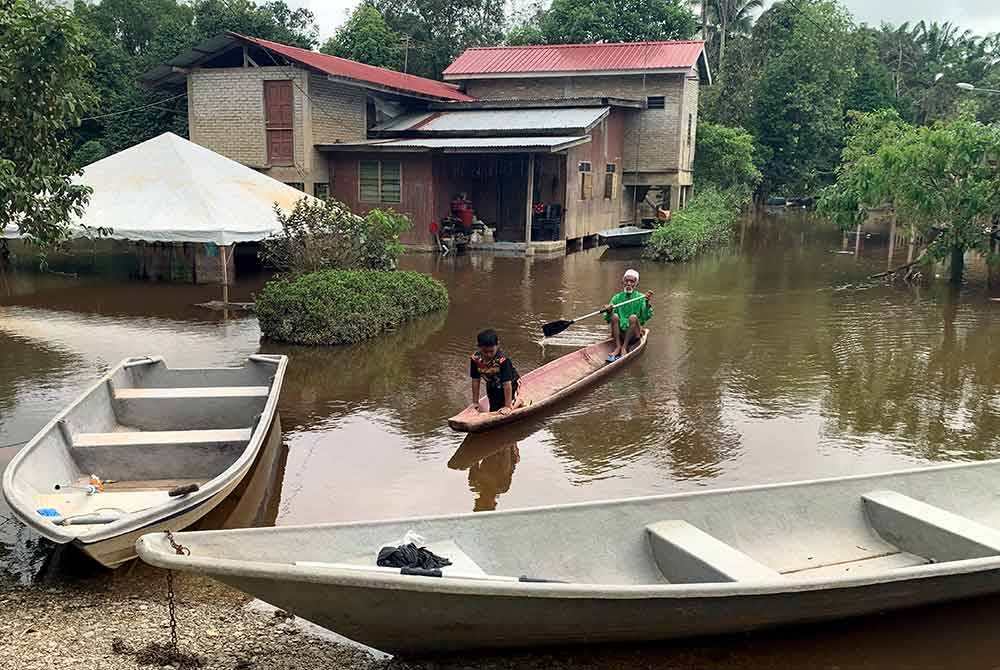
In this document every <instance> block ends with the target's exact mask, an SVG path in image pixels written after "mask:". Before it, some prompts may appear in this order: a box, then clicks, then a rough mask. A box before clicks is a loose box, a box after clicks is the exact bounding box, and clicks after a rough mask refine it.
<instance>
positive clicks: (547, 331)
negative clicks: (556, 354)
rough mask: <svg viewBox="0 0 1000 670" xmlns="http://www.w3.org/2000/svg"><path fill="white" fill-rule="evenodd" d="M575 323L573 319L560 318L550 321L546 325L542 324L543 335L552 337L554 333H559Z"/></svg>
mask: <svg viewBox="0 0 1000 670" xmlns="http://www.w3.org/2000/svg"><path fill="white" fill-rule="evenodd" d="M572 325H573V322H572V321H569V320H567V319H559V320H558V321H550V322H548V323H547V324H545V325H544V326H542V335H544V336H545V337H552V336H553V335H558V334H559V333H561V332H563V331H564V330H566V329H567V328H569V327H570V326H572Z"/></svg>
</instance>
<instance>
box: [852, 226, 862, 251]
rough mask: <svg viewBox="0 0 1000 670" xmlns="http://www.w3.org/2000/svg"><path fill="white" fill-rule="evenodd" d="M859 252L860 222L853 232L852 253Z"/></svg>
mask: <svg viewBox="0 0 1000 670" xmlns="http://www.w3.org/2000/svg"><path fill="white" fill-rule="evenodd" d="M860 253H861V224H860V223H859V224H858V229H857V232H855V234H854V255H855V256H857V255H859V254H860Z"/></svg>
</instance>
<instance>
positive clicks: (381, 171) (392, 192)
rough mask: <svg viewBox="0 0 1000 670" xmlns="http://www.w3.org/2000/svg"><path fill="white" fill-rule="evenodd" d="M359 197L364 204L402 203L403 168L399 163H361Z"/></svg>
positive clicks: (359, 166)
mask: <svg viewBox="0 0 1000 670" xmlns="http://www.w3.org/2000/svg"><path fill="white" fill-rule="evenodd" d="M358 195H359V197H360V199H361V201H362V202H400V201H401V200H402V168H401V166H400V163H399V161H359V162H358Z"/></svg>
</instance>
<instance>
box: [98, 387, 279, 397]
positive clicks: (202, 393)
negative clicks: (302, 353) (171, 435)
mask: <svg viewBox="0 0 1000 670" xmlns="http://www.w3.org/2000/svg"><path fill="white" fill-rule="evenodd" d="M269 392H270V389H269V388H268V387H267V386H192V387H180V388H123V389H115V400H177V399H188V398H266V397H267V394H268V393H269Z"/></svg>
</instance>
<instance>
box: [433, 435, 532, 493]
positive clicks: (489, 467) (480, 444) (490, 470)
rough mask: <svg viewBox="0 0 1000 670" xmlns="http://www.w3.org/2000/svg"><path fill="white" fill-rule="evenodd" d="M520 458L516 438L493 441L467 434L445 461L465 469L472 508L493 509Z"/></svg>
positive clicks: (507, 487) (451, 466)
mask: <svg viewBox="0 0 1000 670" xmlns="http://www.w3.org/2000/svg"><path fill="white" fill-rule="evenodd" d="M520 460H521V452H520V451H519V450H518V448H517V443H516V442H499V443H498V442H497V441H496V440H494V439H491V438H489V437H486V436H478V435H470V436H469V437H467V438H466V439H465V441H464V442H462V446H460V447H459V448H458V451H456V452H455V454H454V455H453V456H452V457H451V460H449V461H448V467H449V468H451V469H453V470H468V471H469V490H471V491H473V492H474V493H475V494H476V499H475V502H474V503H473V505H472V511H474V512H483V511H489V510H495V509H496V508H497V502H498V501H499V499H500V496H501V495H502V494H504V493H507V492H508V491H510V485H511V482H512V480H513V477H514V469H515V468H516V467H517V464H518V463H519V462H520Z"/></svg>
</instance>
